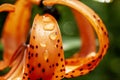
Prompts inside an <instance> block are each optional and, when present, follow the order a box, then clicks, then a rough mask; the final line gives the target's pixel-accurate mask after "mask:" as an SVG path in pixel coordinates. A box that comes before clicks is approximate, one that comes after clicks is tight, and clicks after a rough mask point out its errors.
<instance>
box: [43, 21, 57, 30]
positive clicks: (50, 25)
mask: <svg viewBox="0 0 120 80" xmlns="http://www.w3.org/2000/svg"><path fill="white" fill-rule="evenodd" d="M54 27H55V25H54V23H51V22H50V23H46V24H45V25H44V30H47V31H52V30H53V29H54Z"/></svg>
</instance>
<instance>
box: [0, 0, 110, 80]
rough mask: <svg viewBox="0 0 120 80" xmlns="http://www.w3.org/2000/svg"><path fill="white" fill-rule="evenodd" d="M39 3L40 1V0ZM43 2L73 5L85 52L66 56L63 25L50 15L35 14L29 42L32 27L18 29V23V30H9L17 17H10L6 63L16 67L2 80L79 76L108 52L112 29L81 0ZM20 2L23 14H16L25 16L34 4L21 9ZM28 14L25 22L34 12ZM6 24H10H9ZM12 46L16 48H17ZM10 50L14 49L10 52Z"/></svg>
mask: <svg viewBox="0 0 120 80" xmlns="http://www.w3.org/2000/svg"><path fill="white" fill-rule="evenodd" d="M19 1H23V0H19ZM19 1H18V2H19ZM31 1H34V0H31ZM36 1H37V0H36ZM23 2H24V1H23ZM39 2H40V1H39ZM19 3H20V2H19ZM35 3H37V4H38V2H35ZM42 3H43V4H44V5H45V6H53V5H57V4H59V5H65V6H68V7H70V9H71V11H72V12H73V14H74V16H75V19H76V22H77V25H78V27H79V31H80V36H81V38H82V41H83V43H82V48H81V51H79V52H77V53H75V55H73V56H72V57H71V58H68V59H65V58H64V51H63V46H62V37H61V33H60V30H59V26H58V24H57V21H56V20H55V19H54V17H53V16H51V15H50V14H44V15H39V14H37V15H36V16H35V19H34V22H33V25H32V29H31V34H30V42H29V44H23V43H25V41H26V35H27V33H28V28H29V27H25V26H20V27H19V28H21V29H20V32H19V31H17V29H18V25H16V26H15V27H14V31H11V30H10V31H9V30H8V29H10V26H11V25H12V24H11V25H10V23H8V22H9V20H11V21H12V20H14V18H15V17H13V18H12V17H11V18H10V19H9V18H8V19H7V20H6V23H5V26H4V29H3V36H2V39H3V45H6V46H5V54H6V55H4V57H5V58H4V60H6V62H4V63H5V64H6V65H7V64H9V66H12V69H11V70H10V71H9V72H8V74H6V75H4V76H1V77H0V79H5V80H6V79H8V80H9V79H12V80H17V79H19V80H61V79H63V78H72V77H77V76H81V75H85V74H87V73H88V72H90V71H92V70H94V68H95V67H96V66H97V65H98V64H99V62H100V61H101V59H102V58H103V57H104V55H105V54H106V51H107V49H108V44H109V40H108V32H107V30H106V28H105V25H104V24H103V22H102V20H101V19H100V18H99V16H98V15H97V14H96V13H95V12H94V11H93V10H92V9H90V8H89V7H87V6H86V5H85V4H83V3H82V2H80V1H79V0H43V1H42ZM16 5H17V3H16V4H15V11H16V12H17V13H19V14H18V15H16V17H18V16H20V15H21V14H20V12H21V11H22V10H24V8H27V9H28V8H30V6H28V7H25V6H23V5H20V4H19V5H18V7H19V8H21V9H20V10H21V11H17V8H18V7H17V6H16ZM28 5H30V3H28ZM2 7H3V8H2ZM2 7H1V8H0V9H1V11H3V10H2V9H4V8H5V7H4V6H2ZM6 9H7V7H6ZM4 10H5V9H4ZM8 10H10V9H8ZM8 10H7V11H8ZM28 10H30V9H28ZM15 11H13V14H12V16H13V15H15V14H14V13H15ZM26 14H27V15H26ZM28 14H30V12H29V11H28V12H25V15H24V16H25V17H23V18H22V21H21V24H22V22H23V24H24V25H27V24H29V23H28V19H29V16H30V15H28ZM8 17H9V16H8ZM15 19H16V18H15ZM19 21H20V18H18V19H17V22H19ZM26 22H27V23H26ZM25 23H26V24H25ZM6 25H8V26H7V27H6ZM12 27H13V26H12ZM5 30H6V31H5ZM94 31H95V32H96V34H97V37H98V40H99V49H98V51H97V52H96V44H95V39H96V38H95V34H94ZM8 32H9V34H11V35H12V36H14V37H12V36H9V35H8V34H7V33H8ZM18 37H20V38H18ZM9 39H10V40H11V42H12V43H13V44H15V45H13V44H12V45H11V44H10V43H9V41H8V40H9ZM18 39H19V40H18ZM8 46H9V47H8ZM11 47H14V50H13V48H11ZM10 50H11V52H8V51H10ZM8 55H9V56H11V57H10V58H9V59H8V58H6V57H7V56H8ZM7 59H8V60H7ZM9 60H10V61H9Z"/></svg>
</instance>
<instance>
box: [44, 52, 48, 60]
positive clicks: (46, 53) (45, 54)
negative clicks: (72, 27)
mask: <svg viewBox="0 0 120 80" xmlns="http://www.w3.org/2000/svg"><path fill="white" fill-rule="evenodd" d="M43 55H44V59H45V60H47V59H48V56H49V54H48V50H45V52H44V54H43Z"/></svg>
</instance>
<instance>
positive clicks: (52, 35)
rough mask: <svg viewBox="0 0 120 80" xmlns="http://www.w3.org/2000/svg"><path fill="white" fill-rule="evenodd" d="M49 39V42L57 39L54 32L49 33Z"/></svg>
mask: <svg viewBox="0 0 120 80" xmlns="http://www.w3.org/2000/svg"><path fill="white" fill-rule="evenodd" d="M49 37H50V39H51V40H55V39H56V38H57V34H56V33H55V32H54V33H51V34H50V36H49Z"/></svg>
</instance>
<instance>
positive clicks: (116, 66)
mask: <svg viewBox="0 0 120 80" xmlns="http://www.w3.org/2000/svg"><path fill="white" fill-rule="evenodd" d="M81 1H82V2H83V3H85V4H86V5H88V6H89V7H91V8H92V9H93V10H94V11H95V12H96V13H97V14H98V15H99V16H100V17H101V19H102V20H103V22H104V23H105V25H106V28H107V30H108V32H109V39H110V46H109V49H108V52H107V54H106V55H105V57H104V58H103V60H102V61H101V62H100V64H99V65H98V66H97V67H96V68H95V70H93V71H92V72H91V73H89V74H87V75H84V76H80V77H77V78H72V79H63V80H120V34H119V33H120V0H113V2H111V3H99V2H96V1H93V0H81ZM5 2H8V3H14V2H15V0H1V1H0V4H2V3H5ZM55 9H56V10H55V11H54V12H52V13H57V14H55V15H56V16H57V20H58V23H59V26H60V29H61V33H62V37H63V43H64V50H65V57H69V56H70V55H72V54H73V53H74V52H76V51H77V50H79V35H78V29H77V26H75V25H76V23H75V21H74V17H73V15H72V13H71V11H70V9H69V8H68V7H65V6H55ZM43 10H45V9H43V8H39V7H38V6H36V5H34V6H33V9H32V16H31V24H32V21H33V18H34V16H35V14H36V13H40V14H42V13H43ZM52 10H53V9H52ZM6 15H7V13H6V12H2V13H0V32H1V31H2V26H3V24H4V20H5V17H6ZM2 52H3V47H2V44H1V45H0V56H2ZM1 59H2V57H1Z"/></svg>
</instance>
